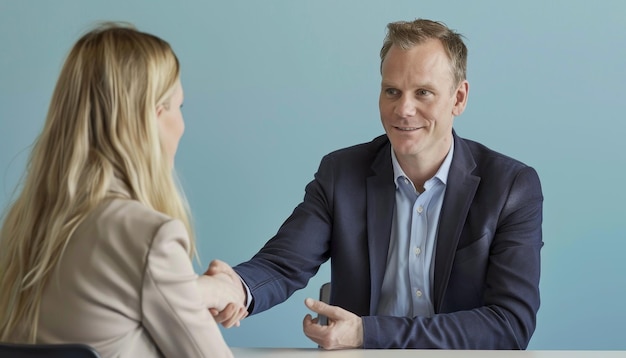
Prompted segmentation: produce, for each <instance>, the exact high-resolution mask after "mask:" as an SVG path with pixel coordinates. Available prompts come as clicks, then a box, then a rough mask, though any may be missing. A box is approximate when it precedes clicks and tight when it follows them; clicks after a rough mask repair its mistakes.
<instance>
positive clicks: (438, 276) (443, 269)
mask: <svg viewBox="0 0 626 358" xmlns="http://www.w3.org/2000/svg"><path fill="white" fill-rule="evenodd" d="M453 136H454V156H453V157H452V163H451V165H450V172H449V174H448V182H447V185H446V193H445V196H444V199H443V206H442V208H441V215H440V220H439V227H438V233H437V244H436V245H437V248H436V252H435V273H434V281H435V282H434V286H433V287H434V297H433V299H434V301H433V305H434V308H435V312H439V310H440V308H441V304H442V303H443V297H444V295H445V290H446V287H447V286H448V280H449V278H450V272H451V271H452V262H453V261H454V255H455V253H456V248H457V245H458V242H459V238H460V236H461V231H462V230H463V226H464V224H465V218H466V217H467V213H468V211H469V208H470V205H471V203H472V200H473V198H474V194H475V193H476V189H477V188H478V183H479V182H480V177H477V176H475V175H472V174H471V172H472V170H474V168H475V167H476V162H475V161H474V158H473V156H472V153H471V152H470V149H469V148H468V147H467V145H466V144H465V142H464V141H463V140H462V139H460V138H459V137H458V136H457V135H456V134H454V133H453Z"/></svg>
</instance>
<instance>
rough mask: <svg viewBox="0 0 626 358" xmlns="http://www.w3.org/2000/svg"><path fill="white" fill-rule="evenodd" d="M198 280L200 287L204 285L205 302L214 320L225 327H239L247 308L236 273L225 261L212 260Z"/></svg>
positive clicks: (246, 313) (244, 295)
mask: <svg viewBox="0 0 626 358" xmlns="http://www.w3.org/2000/svg"><path fill="white" fill-rule="evenodd" d="M198 281H199V283H200V285H201V287H205V289H204V290H203V295H204V297H205V301H206V302H205V303H206V304H207V307H208V308H209V311H210V312H211V314H212V315H213V318H214V319H215V321H216V322H217V323H221V324H222V326H224V327H225V328H230V327H233V326H236V327H239V325H240V321H241V320H242V319H244V318H245V317H246V316H247V315H248V310H247V309H246V306H245V301H246V294H245V292H244V290H243V287H242V283H241V280H240V279H239V276H238V275H237V273H236V272H235V271H234V270H233V269H232V268H231V267H230V266H229V265H228V264H226V263H225V262H223V261H220V260H214V261H212V262H211V264H210V265H209V268H208V269H207V271H206V272H205V273H204V275H202V276H201V277H199V278H198ZM203 282H204V283H206V284H203Z"/></svg>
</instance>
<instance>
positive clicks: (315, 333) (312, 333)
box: [302, 314, 325, 347]
mask: <svg viewBox="0 0 626 358" xmlns="http://www.w3.org/2000/svg"><path fill="white" fill-rule="evenodd" d="M324 328H325V327H322V326H320V325H319V324H317V323H313V317H311V315H310V314H307V315H306V316H304V319H303V320H302V331H303V332H304V335H305V336H307V337H308V338H309V339H310V340H312V341H313V342H315V343H317V344H318V345H319V346H320V347H322V346H323V337H324V335H323V332H322V329H324Z"/></svg>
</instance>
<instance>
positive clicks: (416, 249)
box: [415, 247, 422, 255]
mask: <svg viewBox="0 0 626 358" xmlns="http://www.w3.org/2000/svg"><path fill="white" fill-rule="evenodd" d="M421 253H422V249H420V248H419V247H416V248H415V255H419V254H421Z"/></svg>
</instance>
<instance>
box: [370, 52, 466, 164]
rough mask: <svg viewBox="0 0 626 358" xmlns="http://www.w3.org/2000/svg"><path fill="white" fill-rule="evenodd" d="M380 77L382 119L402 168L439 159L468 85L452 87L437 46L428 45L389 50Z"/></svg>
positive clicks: (462, 106)
mask: <svg viewBox="0 0 626 358" xmlns="http://www.w3.org/2000/svg"><path fill="white" fill-rule="evenodd" d="M381 72H382V83H381V90H380V98H379V102H378V104H379V109H380V118H381V121H382V124H383V127H384V128H385V132H386V133H387V136H388V137H389V140H390V141H391V145H392V147H393V149H394V151H395V153H396V156H397V157H398V160H399V161H400V163H401V164H402V163H405V164H406V163H412V162H414V161H415V160H418V159H422V160H423V159H427V160H429V161H439V160H442V159H443V158H444V157H445V155H446V154H447V152H448V150H449V149H450V143H451V141H452V122H453V120H454V117H455V116H458V115H460V114H461V113H462V112H463V110H464V109H465V103H466V100H467V93H468V90H469V86H468V84H467V81H463V82H462V83H460V84H459V85H458V86H454V81H453V76H452V71H451V66H450V60H449V59H448V56H447V55H446V52H445V49H444V48H443V45H442V44H441V42H440V41H439V40H428V41H426V42H424V43H422V44H419V45H415V46H413V47H412V48H410V49H408V50H403V49H401V48H400V47H397V46H396V45H393V46H391V48H390V49H389V52H388V53H387V56H386V57H385V59H384V61H383V64H382V68H381Z"/></svg>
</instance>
